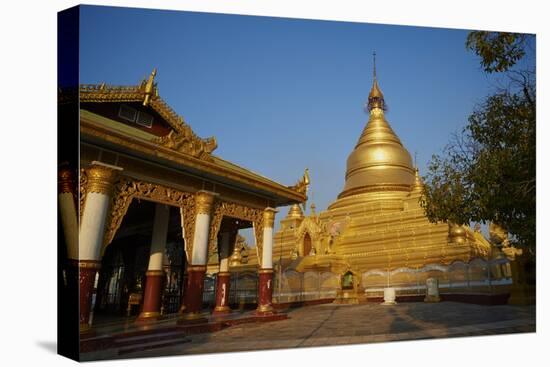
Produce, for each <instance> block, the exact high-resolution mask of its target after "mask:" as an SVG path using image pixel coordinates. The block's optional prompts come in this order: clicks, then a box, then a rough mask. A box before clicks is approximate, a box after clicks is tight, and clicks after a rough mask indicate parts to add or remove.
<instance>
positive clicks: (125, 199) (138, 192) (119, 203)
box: [103, 177, 195, 254]
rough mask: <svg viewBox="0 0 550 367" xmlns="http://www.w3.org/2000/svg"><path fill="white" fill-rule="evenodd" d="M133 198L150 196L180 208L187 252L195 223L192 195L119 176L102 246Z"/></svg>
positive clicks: (191, 240) (189, 251) (147, 198)
mask: <svg viewBox="0 0 550 367" xmlns="http://www.w3.org/2000/svg"><path fill="white" fill-rule="evenodd" d="M134 198H138V199H145V200H151V201H154V202H159V203H162V204H167V205H173V206H178V207H180V208H183V210H182V212H183V213H182V214H183V215H184V218H183V222H184V227H185V228H184V232H185V250H186V254H188V253H191V251H192V244H193V230H194V227H195V210H194V207H195V204H194V202H195V198H194V195H193V194H192V193H187V192H182V191H179V190H176V189H173V188H170V187H166V186H163V185H159V184H153V183H149V182H143V181H138V180H134V179H132V178H129V177H122V178H121V179H120V180H119V181H118V182H117V184H116V185H115V189H114V195H113V196H112V198H111V207H110V210H109V215H108V218H107V223H106V229H105V236H104V239H103V249H105V247H106V246H107V245H108V244H110V243H111V242H112V241H113V238H114V236H115V234H116V231H117V230H118V228H119V227H120V225H121V223H122V219H123V218H124V216H125V215H126V212H127V211H128V208H129V207H130V203H131V202H132V200H133V199H134Z"/></svg>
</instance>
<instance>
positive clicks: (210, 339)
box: [112, 302, 535, 358]
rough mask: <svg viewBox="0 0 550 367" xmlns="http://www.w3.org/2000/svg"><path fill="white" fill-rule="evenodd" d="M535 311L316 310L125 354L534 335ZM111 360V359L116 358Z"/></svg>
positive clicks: (418, 306) (429, 307)
mask: <svg viewBox="0 0 550 367" xmlns="http://www.w3.org/2000/svg"><path fill="white" fill-rule="evenodd" d="M534 331H535V307H534V306H507V305H506V306H480V305H472V304H464V303H454V302H441V303H434V304H427V303H401V304H398V305H394V306H382V305H379V304H363V305H333V304H326V305H318V306H309V307H302V308H298V309H294V310H291V311H289V319H288V320H283V321H275V322H269V323H257V324H242V325H237V326H232V327H230V328H227V329H224V330H221V331H218V332H214V333H209V334H199V335H191V336H189V338H190V339H191V341H190V342H188V343H184V344H181V345H176V346H170V347H165V348H159V349H153V350H148V351H140V352H135V353H131V354H127V355H125V356H124V357H125V358H133V357H147V356H163V355H186V354H197V353H221V352H234V351H245V350H258V349H277V348H297V347H310V346H323V345H342V344H355V343H375V342H387V341H394V340H418V339H429V338H442V337H459V336H476V335H493V334H506V333H520V332H534ZM112 357H113V356H112Z"/></svg>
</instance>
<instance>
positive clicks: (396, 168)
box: [273, 69, 491, 292]
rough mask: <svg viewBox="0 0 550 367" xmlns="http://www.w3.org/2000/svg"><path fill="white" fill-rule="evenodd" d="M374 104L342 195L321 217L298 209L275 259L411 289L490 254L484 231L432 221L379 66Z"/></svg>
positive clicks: (357, 282) (285, 224)
mask: <svg viewBox="0 0 550 367" xmlns="http://www.w3.org/2000/svg"><path fill="white" fill-rule="evenodd" d="M367 107H368V112H369V120H368V123H367V124H366V126H365V128H364V129H363V132H362V134H361V136H360V137H359V140H358V142H357V144H356V145H355V148H354V150H353V151H352V152H351V154H350V155H349V157H348V160H347V170H346V175H345V185H344V188H343V190H342V192H341V193H340V194H339V195H338V198H337V199H336V201H334V202H333V203H332V204H330V205H329V207H328V209H327V210H326V211H323V212H320V213H319V214H317V213H315V210H314V208H313V210H312V211H311V213H310V214H309V215H304V212H303V211H302V208H301V207H300V206H299V205H294V206H292V207H291V209H290V210H289V212H288V215H287V216H286V218H284V219H283V220H281V222H280V224H281V226H280V230H279V231H278V232H277V233H275V235H274V246H273V247H274V254H273V258H274V259H288V260H289V261H291V260H292V262H291V263H290V266H291V267H292V268H293V269H295V270H296V271H297V272H307V271H315V270H317V271H326V272H331V273H335V274H338V275H339V276H340V277H342V278H341V279H343V280H342V281H344V280H345V279H348V278H349V277H351V278H352V279H353V287H354V288H355V289H360V290H361V292H363V291H364V290H368V289H369V288H376V287H378V288H380V287H382V286H387V285H388V284H389V283H391V285H392V286H393V285H396V284H397V285H400V286H401V287H402V288H403V289H405V288H407V286H408V285H411V284H418V282H424V281H425V279H426V278H427V277H429V276H432V275H433V274H432V273H431V272H432V271H433V270H434V269H437V267H438V266H448V265H450V264H451V263H453V262H457V261H459V262H462V263H468V262H470V261H471V260H472V259H475V258H482V259H486V258H487V257H488V256H489V254H490V253H491V244H490V242H489V241H487V240H486V239H485V238H484V237H483V235H482V234H481V233H480V232H479V231H476V230H472V229H470V228H469V227H467V226H456V225H452V224H448V223H437V224H434V223H430V222H429V221H428V219H427V218H426V216H425V214H424V210H423V209H422V207H421V206H420V204H419V199H420V198H421V195H422V180H421V178H420V176H419V172H418V169H416V168H415V167H414V166H413V163H412V159H411V155H410V154H409V152H408V151H407V149H406V148H405V147H404V146H403V144H402V143H401V141H400V139H399V137H398V136H397V135H396V134H395V132H394V131H393V130H392V128H391V126H390V124H389V122H388V121H387V120H386V117H385V114H384V112H385V110H386V105H385V100H384V95H383V93H382V91H381V89H380V87H379V85H378V81H377V79H376V69H375V72H374V81H373V85H372V89H371V91H370V94H369V97H368V104H367ZM346 277H348V278H346ZM341 286H342V287H343V285H341Z"/></svg>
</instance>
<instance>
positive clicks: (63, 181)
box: [57, 165, 74, 194]
mask: <svg viewBox="0 0 550 367" xmlns="http://www.w3.org/2000/svg"><path fill="white" fill-rule="evenodd" d="M57 187H58V193H59V194H65V193H71V194H72V193H73V191H74V173H73V170H72V169H70V168H69V166H68V165H62V166H61V167H59V171H58V174H57Z"/></svg>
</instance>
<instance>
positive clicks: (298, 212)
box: [286, 204, 304, 218]
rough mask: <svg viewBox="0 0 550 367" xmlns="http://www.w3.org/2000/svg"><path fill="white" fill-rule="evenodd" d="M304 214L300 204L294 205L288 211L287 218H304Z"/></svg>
mask: <svg viewBox="0 0 550 367" xmlns="http://www.w3.org/2000/svg"><path fill="white" fill-rule="evenodd" d="M303 216H304V212H302V208H300V205H299V204H293V205H292V206H291V207H290V210H289V211H288V214H287V216H286V217H287V218H303Z"/></svg>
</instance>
